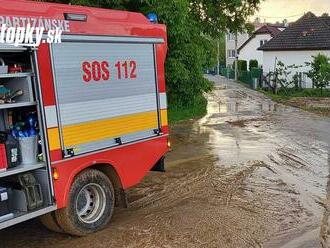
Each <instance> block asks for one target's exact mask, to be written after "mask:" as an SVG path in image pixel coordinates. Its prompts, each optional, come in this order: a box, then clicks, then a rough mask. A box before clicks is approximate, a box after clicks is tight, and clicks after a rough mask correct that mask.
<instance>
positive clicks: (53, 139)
mask: <svg viewBox="0 0 330 248" xmlns="http://www.w3.org/2000/svg"><path fill="white" fill-rule="evenodd" d="M161 120H162V126H167V125H168V118H167V110H166V109H162V110H161ZM157 126H158V125H157V112H146V113H139V114H133V115H127V116H121V117H118V118H112V119H106V120H97V121H92V122H85V123H80V124H75V125H69V126H64V128H63V136H64V145H65V146H66V147H71V146H76V145H79V144H85V143H89V142H95V141H99V140H104V139H108V138H115V137H120V136H123V135H125V134H130V133H135V132H139V131H143V130H148V129H153V128H157ZM59 137H60V136H59V129H58V128H50V129H48V140H49V146H50V150H51V151H53V150H57V149H61V143H60V138H59Z"/></svg>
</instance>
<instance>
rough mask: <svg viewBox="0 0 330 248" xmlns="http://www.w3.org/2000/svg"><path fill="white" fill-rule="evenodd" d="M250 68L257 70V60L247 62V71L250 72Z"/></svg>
mask: <svg viewBox="0 0 330 248" xmlns="http://www.w3.org/2000/svg"><path fill="white" fill-rule="evenodd" d="M252 68H258V60H256V59H251V60H250V61H249V70H250V71H251V69H252Z"/></svg>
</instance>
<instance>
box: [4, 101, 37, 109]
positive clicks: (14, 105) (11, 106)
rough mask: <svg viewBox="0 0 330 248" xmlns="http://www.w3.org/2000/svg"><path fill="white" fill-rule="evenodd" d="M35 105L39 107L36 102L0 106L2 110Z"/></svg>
mask: <svg viewBox="0 0 330 248" xmlns="http://www.w3.org/2000/svg"><path fill="white" fill-rule="evenodd" d="M35 105H37V103H36V102H17V103H3V104H0V109H10V108H21V107H28V106H35Z"/></svg>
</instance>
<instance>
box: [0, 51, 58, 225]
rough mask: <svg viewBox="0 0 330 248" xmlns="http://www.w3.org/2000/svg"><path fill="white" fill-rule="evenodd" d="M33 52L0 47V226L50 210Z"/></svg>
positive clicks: (48, 180) (53, 207)
mask: <svg viewBox="0 0 330 248" xmlns="http://www.w3.org/2000/svg"><path fill="white" fill-rule="evenodd" d="M39 87H40V85H39V80H38V72H37V67H36V51H33V50H29V49H20V50H17V49H15V50H12V51H11V50H9V49H5V50H2V49H1V47H0V229H2V228H5V227H8V226H11V225H14V224H16V223H19V222H22V221H25V220H27V219H31V218H34V217H36V216H39V215H42V214H45V213H47V212H50V211H52V210H55V205H54V198H53V186H52V181H51V173H50V165H49V161H48V156H47V150H46V149H47V148H46V140H45V134H44V122H43V120H44V117H43V116H42V113H43V112H42V111H41V110H42V106H41V104H42V101H41V100H40V99H41V98H40V93H39Z"/></svg>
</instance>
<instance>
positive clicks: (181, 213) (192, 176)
mask: <svg viewBox="0 0 330 248" xmlns="http://www.w3.org/2000/svg"><path fill="white" fill-rule="evenodd" d="M209 79H211V80H213V81H215V89H214V91H213V92H211V93H209V94H208V96H207V97H208V100H209V105H208V114H207V115H206V116H205V117H204V118H202V119H200V120H197V121H193V120H191V121H186V122H182V123H179V124H176V125H174V126H172V127H171V141H172V151H171V152H170V153H169V154H168V156H167V161H166V166H167V167H166V169H167V172H166V173H163V174H160V173H154V172H152V173H150V174H149V175H148V176H147V177H146V178H145V180H144V181H143V182H142V183H141V184H139V185H138V186H137V187H135V188H133V189H131V190H130V191H129V192H128V199H129V208H128V209H118V210H117V211H116V212H115V214H114V218H113V221H112V222H111V224H110V225H109V226H108V227H107V228H106V229H105V230H102V231H100V232H98V233H95V234H92V235H90V236H87V237H83V238H76V237H72V236H68V235H64V234H58V233H52V232H50V231H48V230H46V229H45V228H44V227H43V226H42V225H41V224H40V223H39V222H38V220H32V221H29V222H25V223H22V224H19V225H17V226H14V227H11V228H8V229H5V230H2V231H0V237H1V238H0V239H1V243H0V247H1V248H23V247H24V248H32V247H33V248H38V247H47V248H53V247H56V248H62V247H63V248H64V247H68V248H69V247H70V248H75V247H79V248H91V247H93V248H94V247H95V248H96V247H98V248H103V247H104V248H105V247H132V248H133V247H290V248H292V247H322V245H323V247H327V246H328V245H329V244H330V236H329V234H330V223H329V220H330V219H329V216H330V179H329V174H330V163H329V153H330V151H329V149H330V148H329V143H330V119H329V118H327V117H320V116H317V115H315V114H312V113H308V112H304V111H301V110H299V109H296V108H292V107H288V106H284V105H280V104H276V103H274V102H272V101H271V100H270V99H268V98H267V97H265V96H263V95H262V94H260V93H258V92H256V91H253V90H250V89H247V88H246V87H244V86H242V85H240V84H237V83H234V82H232V81H226V80H225V79H223V78H219V77H213V76H212V77H210V78H209ZM132 166H133V165H132Z"/></svg>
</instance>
